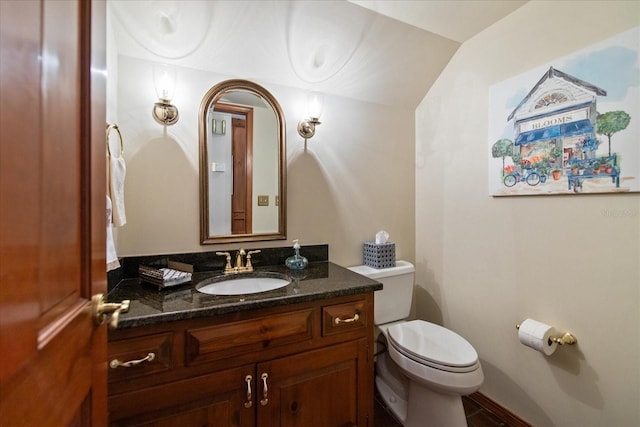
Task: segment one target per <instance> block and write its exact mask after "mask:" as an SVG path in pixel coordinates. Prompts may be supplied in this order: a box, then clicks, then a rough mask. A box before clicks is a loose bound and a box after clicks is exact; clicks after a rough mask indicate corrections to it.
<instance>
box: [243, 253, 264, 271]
mask: <svg viewBox="0 0 640 427" xmlns="http://www.w3.org/2000/svg"><path fill="white" fill-rule="evenodd" d="M260 252H262V251H261V250H260V249H256V250H255V251H249V252H247V263H246V265H245V267H246V268H247V269H250V271H253V265H251V254H259V253H260Z"/></svg>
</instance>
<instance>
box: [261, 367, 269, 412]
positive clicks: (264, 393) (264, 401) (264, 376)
mask: <svg viewBox="0 0 640 427" xmlns="http://www.w3.org/2000/svg"><path fill="white" fill-rule="evenodd" d="M260 378H262V400H260V404H261V405H262V406H265V405H266V404H267V403H269V398H268V396H269V387H267V378H269V375H268V374H267V373H266V372H265V373H263V374H262V375H261V376H260Z"/></svg>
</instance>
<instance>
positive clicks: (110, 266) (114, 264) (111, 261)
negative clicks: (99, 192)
mask: <svg viewBox="0 0 640 427" xmlns="http://www.w3.org/2000/svg"><path fill="white" fill-rule="evenodd" d="M111 227H112V224H111V199H110V198H109V196H107V271H111V270H114V269H116V268H118V267H120V261H118V255H116V245H115V244H114V242H113V230H112V229H111Z"/></svg>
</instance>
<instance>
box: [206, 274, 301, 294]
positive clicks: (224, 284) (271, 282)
mask: <svg viewBox="0 0 640 427" xmlns="http://www.w3.org/2000/svg"><path fill="white" fill-rule="evenodd" d="M214 280H216V279H214ZM289 283H290V281H289V280H286V279H281V278H276V277H237V276H231V277H229V278H224V279H221V280H220V279H217V281H214V282H213V283H211V280H205V281H203V282H201V283H199V284H197V285H196V289H197V290H198V291H200V292H202V293H204V294H209V295H247V294H258V293H260V292H268V291H273V290H276V289H280V288H283V287H285V286H287V285H288V284H289Z"/></svg>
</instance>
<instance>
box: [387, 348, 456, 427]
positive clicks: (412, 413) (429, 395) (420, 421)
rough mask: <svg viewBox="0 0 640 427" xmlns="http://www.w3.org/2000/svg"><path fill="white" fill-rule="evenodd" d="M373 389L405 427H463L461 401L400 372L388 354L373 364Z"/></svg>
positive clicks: (454, 395) (453, 395)
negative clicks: (374, 367) (375, 389)
mask: <svg viewBox="0 0 640 427" xmlns="http://www.w3.org/2000/svg"><path fill="white" fill-rule="evenodd" d="M375 383H376V387H377V389H378V392H379V394H380V396H381V397H382V400H384V403H385V404H386V405H387V408H389V410H390V411H391V413H393V415H394V416H395V418H396V419H397V420H398V421H400V422H401V423H402V425H403V426H405V427H466V426H467V419H466V415H465V413H464V408H463V406H462V398H461V396H460V395H457V394H448V393H442V392H438V391H434V390H432V389H430V388H427V387H425V386H424V385H421V384H420V383H419V382H416V381H413V380H409V379H408V378H406V377H405V376H404V375H402V374H401V373H400V371H399V370H398V368H397V366H396V365H395V363H394V362H393V361H392V360H391V358H389V355H388V353H383V354H381V355H379V356H378V359H377V361H376V377H375Z"/></svg>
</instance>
